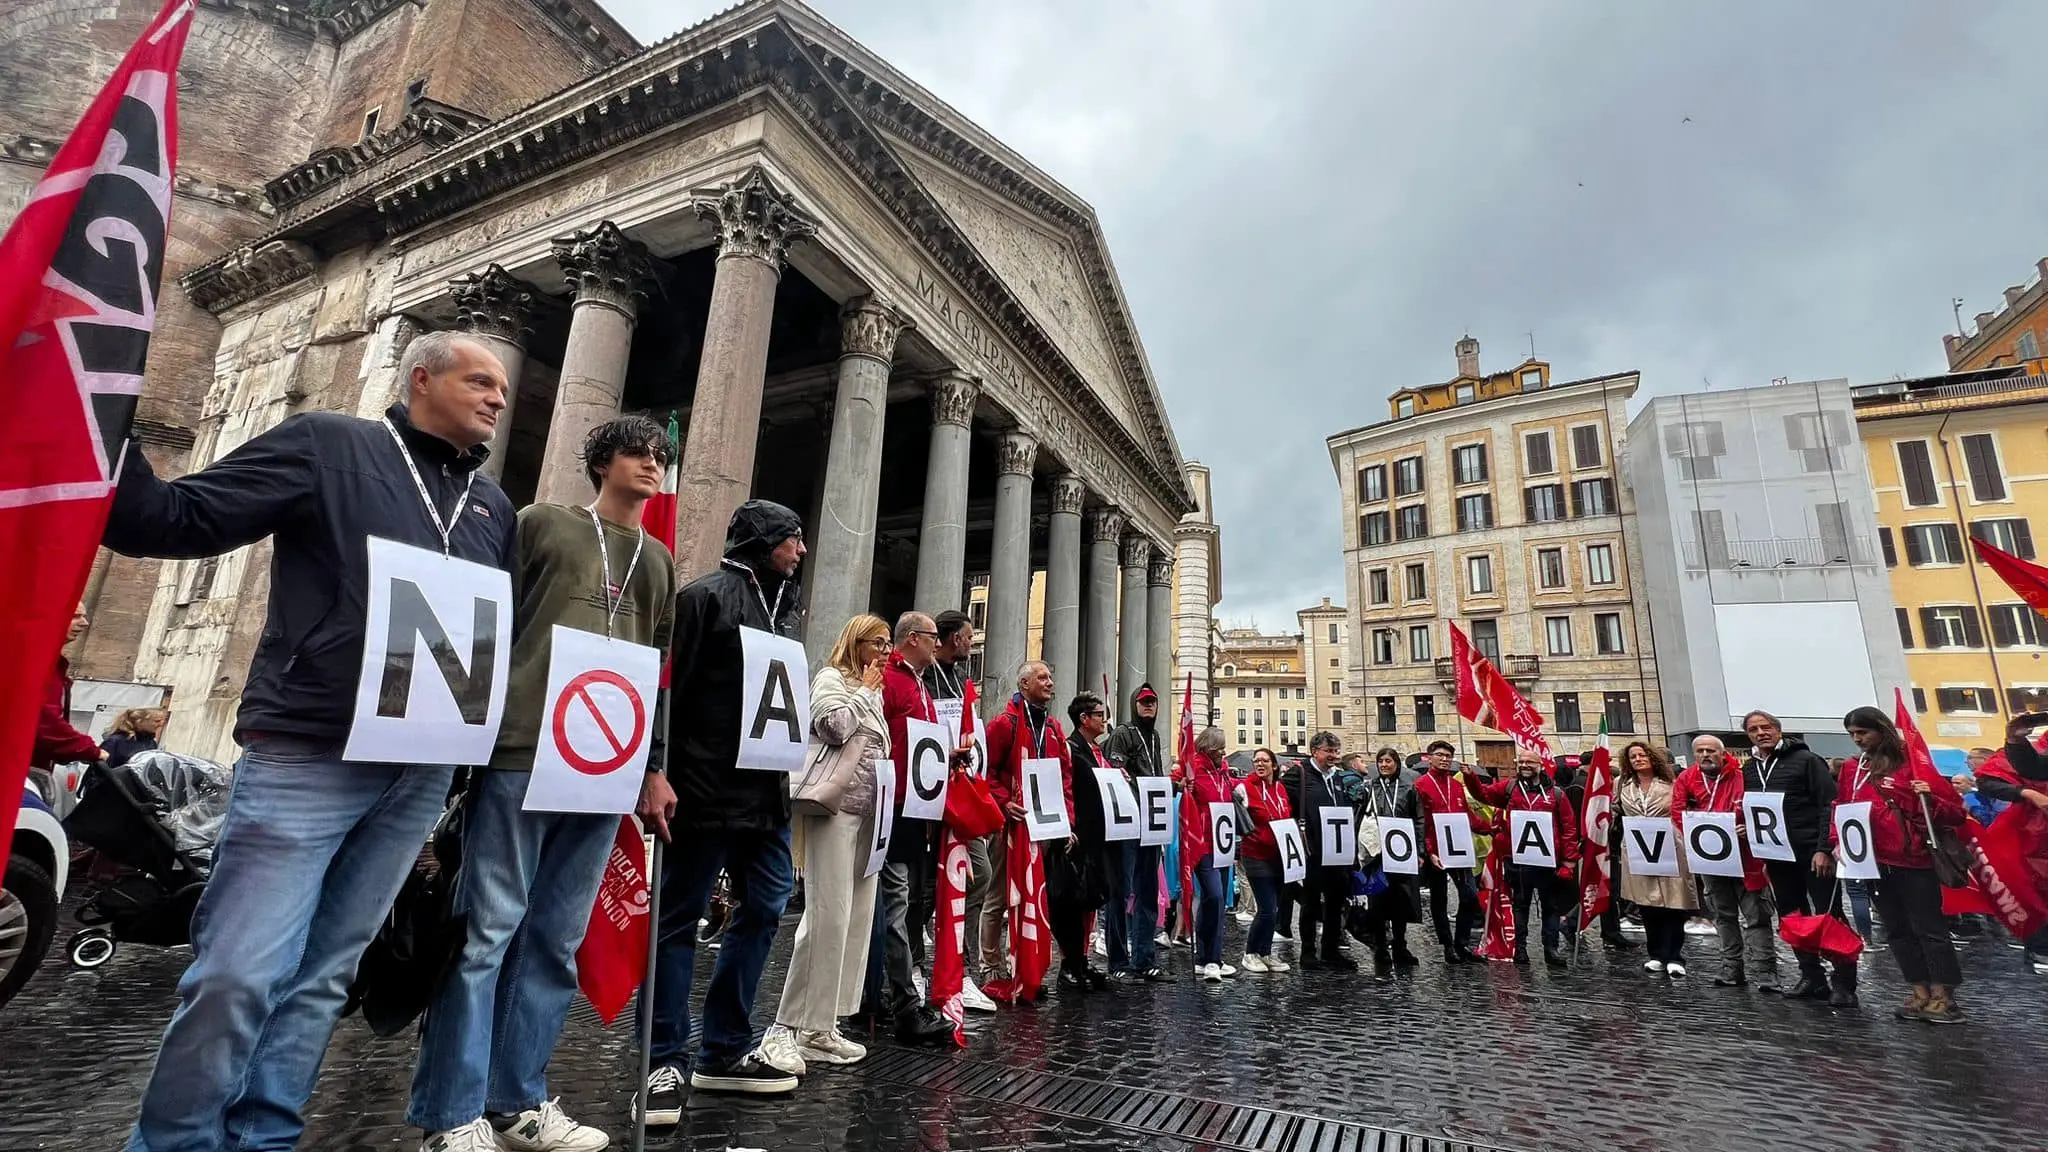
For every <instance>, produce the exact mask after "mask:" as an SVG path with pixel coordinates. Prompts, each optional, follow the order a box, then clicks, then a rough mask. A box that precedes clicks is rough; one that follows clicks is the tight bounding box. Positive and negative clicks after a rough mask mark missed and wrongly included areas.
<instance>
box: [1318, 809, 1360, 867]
mask: <svg viewBox="0 0 2048 1152" xmlns="http://www.w3.org/2000/svg"><path fill="white" fill-rule="evenodd" d="M1316 826H1317V827H1319V828H1320V829H1322V831H1321V833H1320V836H1321V839H1322V844H1321V845H1319V847H1321V848H1322V850H1323V852H1322V861H1323V867H1325V868H1336V867H1339V866H1342V867H1345V868H1349V867H1351V866H1352V865H1353V864H1355V863H1357V862H1358V816H1357V814H1356V813H1354V812H1352V811H1351V809H1349V808H1346V807H1344V806H1343V805H1340V804H1333V805H1331V806H1329V807H1327V808H1318V809H1316Z"/></svg>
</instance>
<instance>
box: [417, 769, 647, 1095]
mask: <svg viewBox="0 0 2048 1152" xmlns="http://www.w3.org/2000/svg"><path fill="white" fill-rule="evenodd" d="M531 779H532V777H531V776H530V775H529V774H527V773H525V772H488V771H486V772H481V773H479V774H478V775H477V777H476V780H475V782H474V783H472V784H471V786H470V789H469V797H468V799H467V800H465V801H464V803H465V804H467V805H468V806H469V817H468V825H467V831H466V833H465V835H464V836H463V841H462V844H463V852H462V876H461V879H460V880H459V881H458V885H459V887H458V888H457V893H456V899H457V903H458V906H459V907H460V908H461V909H462V910H463V912H465V913H466V914H467V915H468V917H469V937H468V939H467V940H466V941H465V942H464V943H463V946H462V958H461V960H460V961H459V962H458V964H457V966H456V968H455V971H453V972H451V973H449V975H448V978H447V979H446V980H444V981H442V983H441V987H440V989H439V990H438V991H436V992H435V994H434V999H433V1001H432V1002H431V1003H430V1004H429V1005H428V1007H427V1020H426V1024H425V1026H424V1027H422V1028H421V1030H420V1054H419V1062H418V1064H417V1065H415V1066H414V1069H413V1076H412V1106H411V1107H410V1108H408V1109H407V1110H406V1114H405V1118H406V1122H407V1123H409V1124H412V1125H413V1126H415V1127H417V1128H422V1129H425V1130H426V1131H428V1132H445V1131H447V1130H449V1129H451V1128H460V1127H462V1126H463V1125H465V1124H468V1123H469V1122H470V1121H472V1120H475V1119H477V1118H478V1117H480V1116H482V1115H483V1114H484V1113H485V1112H486V1111H489V1112H494V1113H499V1114H516V1113H519V1112H524V1111H526V1110H527V1109H529V1108H538V1107H539V1106H540V1105H541V1102H542V1101H544V1100H546V1099H547V1098H548V1077H547V1070H548V1058H549V1057H550V1056H552V1055H554V1051H555V1041H556V1040H557V1039H559V1038H560V1036H561V1034H562V1022H563V1021H564V1020H565V1019H566V1018H567V1017H568V1015H569V1002H570V1000H572V999H573V998H574V997H575V995H576V949H577V947H578V946H580V945H581V944H582V943H583V932H584V929H586V928H588V927H589V926H590V908H591V905H592V904H593V903H595V902H596V900H597V887H598V884H599V882H600V881H601V880H603V878H604V866H605V861H606V860H608V859H609V858H610V857H611V851H612V843H613V841H614V840H615V839H616V838H617V835H618V829H619V820H618V817H616V816H589V815H581V814H576V813H565V812H525V811H522V810H521V808H520V805H521V804H523V803H524V802H525V800H526V785H527V782H528V781H529V780H531Z"/></svg>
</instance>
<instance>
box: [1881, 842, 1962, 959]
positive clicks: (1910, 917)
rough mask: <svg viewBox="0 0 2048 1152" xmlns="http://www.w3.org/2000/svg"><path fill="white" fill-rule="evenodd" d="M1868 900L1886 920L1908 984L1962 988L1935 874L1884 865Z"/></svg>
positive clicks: (1889, 941)
mask: <svg viewBox="0 0 2048 1152" xmlns="http://www.w3.org/2000/svg"><path fill="white" fill-rule="evenodd" d="M1870 894H1871V898H1872V899H1874V900H1876V901H1877V914H1878V916H1879V917H1881V918H1882V919H1883V920H1884V938H1885V942H1886V943H1887V944H1890V945H1891V948H1892V959H1894V960H1896V961H1898V963H1899V975H1901V976H1904V977H1905V978H1906V982H1907V983H1908V984H1939V985H1941V986H1942V987H1944V988H1953V987H1955V986H1956V985H1958V984H1961V983H1962V982H1963V971H1962V968H1961V967H1960V966H1959V965H1957V963H1956V949H1955V945H1954V944H1951V943H1950V942H1949V938H1948V918H1947V917H1945V916H1943V915H1942V914H1941V882H1940V881H1938V880H1936V879H1935V878H1934V869H1932V868H1894V867H1892V866H1891V865H1889V864H1880V865H1878V879H1877V881H1876V882H1875V883H1874V884H1873V885H1872V886H1871V893H1870Z"/></svg>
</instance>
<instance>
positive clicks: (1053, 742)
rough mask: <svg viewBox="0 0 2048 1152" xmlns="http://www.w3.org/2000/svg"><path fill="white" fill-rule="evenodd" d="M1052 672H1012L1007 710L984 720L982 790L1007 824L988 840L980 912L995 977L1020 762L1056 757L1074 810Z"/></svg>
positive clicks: (1019, 820) (1035, 666)
mask: <svg viewBox="0 0 2048 1152" xmlns="http://www.w3.org/2000/svg"><path fill="white" fill-rule="evenodd" d="M1052 692H1053V681H1052V668H1051V667H1050V666H1049V665H1047V664H1046V663H1045V662H1044V661H1042V660H1033V661H1031V662H1029V663H1027V664H1025V665H1024V666H1023V668H1021V669H1019V670H1018V673H1017V691H1016V694H1015V695H1013V696H1011V697H1010V703H1009V706H1008V707H1006V708H1004V709H1003V711H1002V712H1001V714H999V715H997V716H996V718H995V719H993V720H990V721H989V722H988V736H987V743H988V790H989V795H990V796H991V797H993V798H994V800H995V802H996V804H997V805H998V806H1000V807H1001V808H1002V810H1003V813H1004V815H1005V816H1007V817H1008V821H1007V822H1006V823H1005V824H1004V826H1003V830H1002V831H1000V832H997V833H996V834H995V835H994V836H993V837H992V838H991V839H990V841H989V850H988V857H989V869H990V872H991V876H990V879H989V894H990V896H991V899H990V900H989V901H988V903H987V904H986V905H984V906H983V908H982V913H981V951H982V956H981V960H982V964H983V965H984V966H986V967H987V968H988V969H989V970H990V971H991V972H992V973H994V974H996V975H1000V974H1001V970H1002V967H1003V965H1004V962H1005V956H1004V954H1003V952H1002V951H999V950H998V949H997V947H996V945H995V943H994V942H995V941H997V940H1002V939H1006V938H1007V937H1006V933H1007V932H1008V930H1009V901H1008V898H1007V896H1005V895H1004V894H1005V893H1007V892H1008V890H1009V889H1008V888H1007V886H1006V878H1007V876H1008V875H1009V873H1008V867H1009V865H1008V859H1009V854H1008V852H1007V851H1006V846H1007V843H1008V840H1009V838H1010V837H1012V836H1024V835H1027V834H1028V833H1027V832H1026V831H1025V829H1024V825H1023V821H1024V817H1025V810H1024V794H1023V791H1022V789H1023V779H1022V777H1023V772H1024V762H1025V761H1026V760H1037V759H1057V760H1059V762H1060V780H1061V782H1062V784H1063V785H1064V787H1065V796H1064V799H1065V800H1066V804H1067V812H1068V814H1069V818H1071V816H1072V813H1073V811H1074V765H1073V759H1072V757H1071V756H1069V755H1068V753H1067V734H1066V732H1065V731H1064V730H1063V729H1062V728H1061V727H1060V722H1059V720H1058V718H1057V717H1055V716H1053V715H1052V712H1051V707H1052Z"/></svg>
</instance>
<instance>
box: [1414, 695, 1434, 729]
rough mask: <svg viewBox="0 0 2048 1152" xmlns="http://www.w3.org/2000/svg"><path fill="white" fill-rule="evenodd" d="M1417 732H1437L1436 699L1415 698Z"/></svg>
mask: <svg viewBox="0 0 2048 1152" xmlns="http://www.w3.org/2000/svg"><path fill="white" fill-rule="evenodd" d="M1415 730H1416V731H1417V732H1434V731H1436V697H1434V696H1417V697H1416V698H1415Z"/></svg>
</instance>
